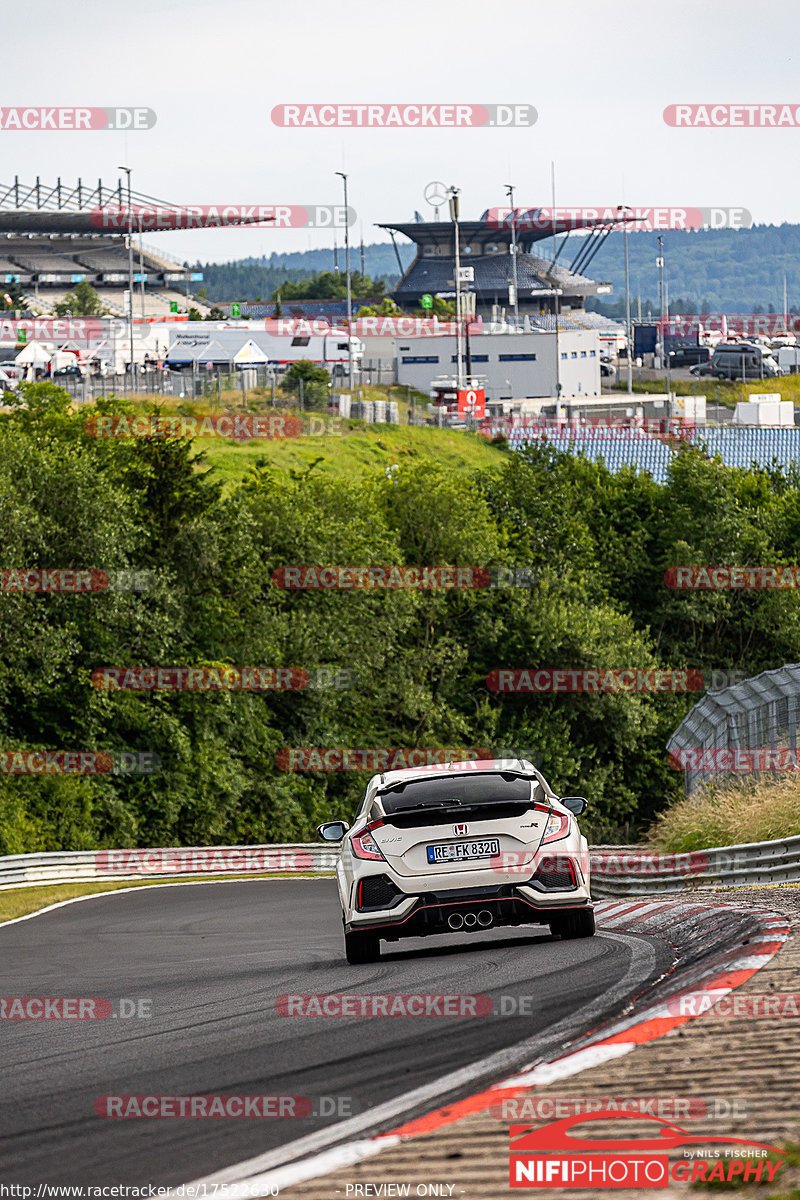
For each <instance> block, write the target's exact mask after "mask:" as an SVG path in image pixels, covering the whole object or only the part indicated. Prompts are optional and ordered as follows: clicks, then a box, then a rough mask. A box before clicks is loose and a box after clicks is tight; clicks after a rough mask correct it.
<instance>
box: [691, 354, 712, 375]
mask: <svg viewBox="0 0 800 1200" xmlns="http://www.w3.org/2000/svg"><path fill="white" fill-rule="evenodd" d="M713 373H714V368H713V367H712V365H711V359H710V358H709V359H707V360H706V362H701V363H695V365H694V366H693V367H689V374H690V375H695V376H698V375H713Z"/></svg>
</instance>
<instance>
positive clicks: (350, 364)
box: [335, 171, 354, 392]
mask: <svg viewBox="0 0 800 1200" xmlns="http://www.w3.org/2000/svg"><path fill="white" fill-rule="evenodd" d="M335 174H336V175H338V176H339V178H340V179H341V180H342V182H343V183H344V270H345V275H346V277H347V371H348V377H349V379H350V391H351V392H352V390H353V386H354V384H353V339H352V329H351V325H352V321H353V308H352V300H351V293H350V223H349V212H348V208H347V176H346V175H345V173H344V171H336V172H335Z"/></svg>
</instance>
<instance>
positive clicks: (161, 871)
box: [0, 837, 800, 899]
mask: <svg viewBox="0 0 800 1200" xmlns="http://www.w3.org/2000/svg"><path fill="white" fill-rule="evenodd" d="M337 858H338V850H337V849H336V848H335V847H332V846H330V845H327V844H326V843H324V842H310V843H280V844H273V845H260V846H200V847H161V848H158V849H142V850H77V851H55V852H48V853H43V854H15V855H10V856H8V857H6V858H0V891H2V890H5V889H8V888H17V887H30V886H35V885H44V884H53V883H80V882H83V881H84V880H125V879H149V880H152V881H154V882H155V881H158V880H159V879H171V878H175V877H177V876H182V877H187V878H198V877H199V878H202V877H203V876H209V875H214V876H216V875H232V876H236V877H240V876H241V877H242V878H247V877H250V878H252V877H253V875H255V874H267V873H269V874H279V875H302V874H306V875H309V874H310V875H328V874H333V872H334V871H335V869H336V862H337ZM590 864H591V873H592V895H593V896H594V897H595V898H596V899H606V898H614V897H620V896H631V895H633V896H636V895H646V894H648V893H655V892H681V891H687V890H692V889H696V888H704V887H715V886H724V887H734V888H736V887H758V886H761V885H764V884H771V883H793V882H797V881H800V837H791V838H785V839H783V840H782V841H772V842H752V843H747V844H743V845H739V846H718V847H715V848H714V849H710V850H693V851H691V852H689V853H685V854H651V853H648V852H646V851H643V850H642V848H641V847H638V846H593V847H592V848H591V850H590Z"/></svg>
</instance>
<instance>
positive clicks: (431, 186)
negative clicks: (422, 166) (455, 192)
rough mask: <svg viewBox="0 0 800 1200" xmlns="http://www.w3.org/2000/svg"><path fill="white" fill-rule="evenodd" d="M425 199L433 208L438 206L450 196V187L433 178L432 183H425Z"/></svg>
mask: <svg viewBox="0 0 800 1200" xmlns="http://www.w3.org/2000/svg"><path fill="white" fill-rule="evenodd" d="M424 195H425V199H426V200H427V202H428V204H430V205H432V206H433V208H439V207H440V206H441V205H442V204H444V202H445V201H446V200H448V199H449V198H450V188H449V187H448V186H447V184H446V183H440V182H439V181H438V180H436V179H434V180H433V182H432V183H426V184H425V193H424Z"/></svg>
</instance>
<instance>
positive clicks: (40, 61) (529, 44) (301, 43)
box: [0, 0, 800, 261]
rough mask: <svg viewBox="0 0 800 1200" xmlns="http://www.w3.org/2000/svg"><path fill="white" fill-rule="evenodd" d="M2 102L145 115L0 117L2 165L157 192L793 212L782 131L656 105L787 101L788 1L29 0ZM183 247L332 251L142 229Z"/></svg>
mask: <svg viewBox="0 0 800 1200" xmlns="http://www.w3.org/2000/svg"><path fill="white" fill-rule="evenodd" d="M3 28H4V34H5V39H4V41H5V45H6V48H7V53H6V56H5V61H4V67H3V84H4V87H3V97H2V104H3V105H4V106H22V105H26V106H37V107H38V106H43V105H62V106H72V105H87V106H101V107H108V106H111V105H120V106H145V107H149V108H152V109H154V110H155V111H156V114H157V122H156V124H155V126H154V128H152V129H149V130H142V131H139V132H132V133H128V134H124V133H121V132H116V131H113V132H112V131H108V130H98V131H80V132H71V131H68V132H42V131H30V132H22V131H15V130H8V129H6V130H3V131H1V132H0V138H2V140H3V150H4V153H3V155H2V162H3V168H2V171H0V182H2V183H6V182H11V181H12V180H13V177H14V175H15V174H17V175H19V177H20V179H21V180H23V181H28V180H30V181H32V180H33V178H34V177H35V176H36V175H37V174H38V175H40V176H41V178H42V182H43V183H48V182H55V177H56V176H57V175H61V176H62V179H63V180H64V182H65V183H67V182H70V183H74V181H75V180H76V178H77V177H78V176H82V177H83V179H84V182H88V181H92V182H96V180H97V179H98V177H102V178H103V180H104V182H107V183H110V184H114V183H115V182H116V179H117V177H118V175H119V172H118V169H117V168H118V166H119V165H120V164H123V163H125V164H127V165H130V166H131V167H132V168H133V187H134V189H136V190H140V191H143V192H146V193H149V194H150V195H152V196H157V197H159V198H161V199H164V200H167V201H171V202H174V203H186V204H212V203H219V204H223V203H224V204H239V203H241V204H297V205H302V204H329V203H340V202H341V180H339V179H338V178H336V177H335V175H334V172H335V171H337V170H339V171H341V170H346V171H347V172H348V173H349V175H350V184H349V186H350V204H351V206H352V207H353V208H355V209H356V211H357V213H358V217H359V223H358V224H357V225H356V226H355V228H354V230H353V235H354V237H355V239H356V240H358V237H359V233H360V229H361V227H362V226H363V235H364V240H365V241H366V242H370V241H376V240H385V235H384V234H383V232H382V231H380V230H375V229H374V226H373V223H374V222H376V221H392V220H396V221H409V220H412V219H413V214H414V210H415V209H417V210H419V211H420V212H421V213H423V214H424V215H425V217H426V219H431V218H432V216H433V210H432V209H431V208H430V207H429V206H428V205H427V204H426V202H425V199H424V195H423V192H424V188H425V185H426V183H428V182H429V181H432V180H441V181H443V182H445V183H446V184H455V185H457V186H459V187H460V188H461V189H462V195H463V200H462V205H463V207H462V213H463V216H464V217H465V218H477V217H478V216H480V214H481V213H482V212H483V211H484V209H486V208H489V207H492V206H496V205H502V204H503V203H504V202H505V198H504V191H503V185H504V184H506V183H513V184H515V186H516V189H517V192H516V202H517V204H518V205H521V206H525V207H528V206H531V207H534V206H539V205H549V203H550V195H551V183H550V174H551V168H550V164H551V161H554V162H555V170H556V184H557V203H558V204H559V205H562V204H563V205H570V206H572V205H597V204H601V205H617V204H620V203H623V202H624V203H627V204H635V205H664V206H667V205H669V206H694V207H707V206H712V205H721V206H726V207H727V206H742V207H744V208H746V209H748V210H749V211H750V213H751V214H752V217H753V220H754V221H755V222H758V223H761V222H781V221H792V222H795V221H800V199H798V192H799V191H800V189H798V186H797V184H798V174H800V155H798V147H799V145H800V127H798V128H776V129H767V128H754V129H748V128H715V129H698V128H680V129H676V128H670V127H669V126H667V124H666V123H665V121H664V117H663V110H664V108H665V107H666V106H667V105H669V104H675V103H696V104H697V103H709V104H712V103H714V104H733V103H747V104H760V103H775V104H788V105H793V107H800V81H799V80H798V64H797V61H796V59H797V54H798V52H800V51H799V48H800V5H798V4H797V3H796V0H794V2H793V0H777V2H776V3H773V4H771V5H770V7H769V10H768V11H767V10H764V11H763V12H760V11H759V10H758V9H757V8H756V7H754V5H753V4H752V3H749V2H748V3H745V0H726V3H725V4H724V5H722V4H713V5H712V4H709V3H704V0H672V2H671V3H669V4H657V5H656V4H641V3H638V2H635V0H621V2H620V3H617V4H615V5H602V4H599V3H598V2H597V0H559V3H557V4H556V3H546V2H545V0H513V2H511V3H505V4H500V5H487V4H485V3H480V2H479V0H436V2H435V3H422V4H419V5H413V6H412V7H410V8H409V9H408V10H404V9H402V8H400V7H398V6H397V5H387V4H385V3H369V4H368V3H366V2H365V0H350V2H349V3H347V4H331V3H330V2H329V0H303V2H302V3H293V4H287V3H276V2H275V0H136V2H135V3H129V4H125V5H123V4H121V3H119V2H118V0H102V2H101V0H81V2H80V3H79V4H74V5H73V4H64V3H63V0H39V2H38V3H37V4H36V5H35V6H34V7H33V8H31V7H30V6H26V5H23V4H11V3H7V4H6V5H5V6H4V12H3ZM323 102H329V103H338V104H341V103H365V104H366V103H370V102H372V103H380V102H383V103H389V102H395V103H400V102H402V103H405V104H415V103H416V104H423V103H432V102H441V103H444V102H452V103H455V102H459V103H475V104H501V103H511V104H522V103H526V104H531V105H533V106H535V108H536V110H537V112H538V120H537V122H536V124H535V125H533V126H532V127H530V128H511V129H492V128H475V129H467V128H464V129H424V130H421V129H414V128H408V129H393V130H381V129H359V128H350V129H345V128H339V129H311V128H306V129H286V128H279V127H277V126H275V125H274V124H273V123H272V120H271V115H270V114H271V111H272V109H273V107H274V106H275V105H278V104H283V103H300V104H302V103H309V104H311V103H323ZM146 240H147V241H148V242H149V244H151V245H154V246H161V247H162V248H163V249H164V250H167V251H169V252H171V253H173V254H176V255H179V256H180V257H181V258H187V259H190V260H192V261H193V260H194V259H195V258H197V257H199V258H201V259H203V260H218V261H220V260H228V259H233V258H241V257H244V256H247V255H252V254H255V255H257V254H262V253H266V254H269V253H271V252H272V251H273V250H276V251H278V252H289V251H292V250H304V249H307V248H309V247H316V246H328V245H331V244H332V237H331V234H330V232H323V231H318V230H307V229H294V230H284V231H273V230H269V229H266V228H262V229H251V230H240V229H229V230H210V231H203V232H200V231H187V232H173V233H160V234H152V233H151V234H149V235H148V237H147V239H146Z"/></svg>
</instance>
